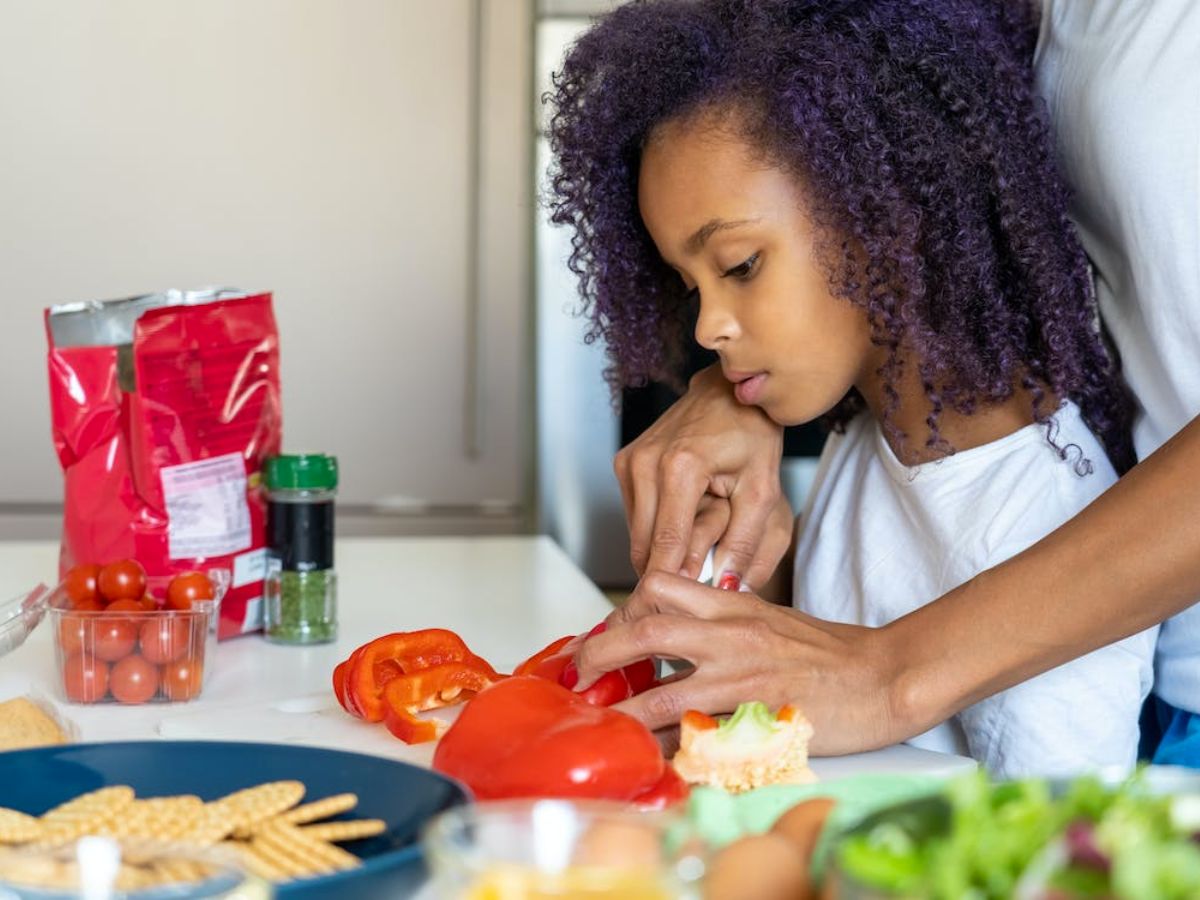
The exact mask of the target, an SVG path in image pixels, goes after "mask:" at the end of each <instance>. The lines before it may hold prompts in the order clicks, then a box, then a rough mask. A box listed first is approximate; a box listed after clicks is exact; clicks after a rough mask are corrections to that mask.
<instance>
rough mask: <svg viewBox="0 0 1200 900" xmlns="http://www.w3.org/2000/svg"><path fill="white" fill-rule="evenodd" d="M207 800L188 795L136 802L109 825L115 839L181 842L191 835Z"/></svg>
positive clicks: (151, 798) (153, 798)
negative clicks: (150, 839)
mask: <svg viewBox="0 0 1200 900" xmlns="http://www.w3.org/2000/svg"><path fill="white" fill-rule="evenodd" d="M203 809H204V801H203V800H201V799H200V798H199V797H196V796H192V795H189V794H185V795H183V796H179V797H150V798H148V799H146V800H134V801H133V803H131V804H129V806H127V807H126V808H125V809H124V810H122V812H121V814H120V815H119V816H118V817H117V818H116V819H114V820H113V821H112V822H111V823H110V824H109V826H108V830H109V831H111V832H112V834H113V836H114V837H119V838H152V839H154V840H158V841H180V840H183V839H184V837H185V836H186V835H189V834H191V832H192V830H193V828H194V826H195V823H196V820H197V817H199V816H200V815H202V811H203Z"/></svg>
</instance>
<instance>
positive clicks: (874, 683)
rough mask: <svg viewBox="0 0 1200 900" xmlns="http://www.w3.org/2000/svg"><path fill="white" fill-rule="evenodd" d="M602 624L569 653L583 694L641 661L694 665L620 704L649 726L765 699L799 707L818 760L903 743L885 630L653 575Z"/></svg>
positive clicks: (775, 705)
mask: <svg viewBox="0 0 1200 900" xmlns="http://www.w3.org/2000/svg"><path fill="white" fill-rule="evenodd" d="M608 626H609V627H608V628H607V630H605V631H604V632H603V633H601V634H598V635H595V636H594V637H591V638H589V639H588V640H587V641H585V642H584V644H583V645H582V647H581V648H580V649H579V651H578V653H577V654H576V657H575V664H576V666H577V667H578V669H579V688H585V687H587V686H588V685H590V684H591V683H592V682H593V681H594V680H595V679H596V678H598V677H599V676H600V675H601V674H602V673H604V672H607V671H611V670H612V669H617V668H620V667H621V666H623V665H626V664H628V663H631V662H633V661H635V660H638V659H642V658H644V657H647V656H658V657H664V658H667V659H683V660H687V661H688V662H690V663H692V664H693V665H694V666H695V669H694V670H692V671H691V672H689V673H687V674H686V675H684V676H682V677H679V678H677V679H674V680H670V681H669V682H668V683H666V684H664V685H662V686H661V687H657V688H654V689H653V690H650V691H647V692H646V693H644V694H641V695H639V696H637V697H634V698H632V699H630V700H627V701H625V702H624V703H622V704H620V705H619V707H618V708H620V709H621V710H622V711H624V712H627V713H629V714H631V715H633V716H636V717H637V718H638V719H641V720H642V721H643V722H644V723H645V724H646V725H647V726H648V727H650V728H652V729H660V728H667V727H670V726H674V725H678V724H679V720H680V717H681V716H682V715H683V713H684V712H685V711H686V710H688V709H698V710H701V711H702V712H706V713H709V714H719V713H728V712H731V711H732V710H733V709H735V708H736V707H737V705H738V703H740V702H743V701H746V700H762V701H764V702H766V703H767V704H769V705H770V706H771V707H773V708H778V707H779V706H782V705H783V704H785V703H791V704H794V705H796V706H797V707H799V708H800V709H801V710H802V711H803V712H804V714H805V715H806V716H807V717H808V718H809V719H810V720H811V721H812V723H813V727H814V729H815V735H814V738H813V743H812V749H813V750H814V752H816V753H818V754H822V755H830V754H838V753H848V752H853V751H859V750H869V749H873V748H876V747H883V746H886V745H888V744H891V743H894V742H895V741H897V740H900V739H902V738H903V737H906V736H907V735H906V734H904V731H905V726H904V725H903V724H901V723H900V722H898V721H896V719H897V716H896V715H895V713H894V709H895V701H894V700H893V698H892V696H891V691H890V687H891V685H892V684H893V678H892V668H893V667H892V658H893V654H892V653H891V652H890V651H889V648H888V641H887V631H886V629H871V628H862V627H858V626H853V625H839V624H834V623H830V622H822V621H820V620H818V619H814V618H812V617H810V616H806V615H804V614H802V613H798V612H796V611H795V610H793V609H790V608H782V607H778V606H774V605H772V604H769V603H767V602H765V601H763V600H761V599H760V598H759V597H757V596H755V595H754V594H750V593H735V592H730V591H722V590H718V589H716V588H711V587H707V586H705V585H701V584H697V583H696V582H695V581H693V580H692V579H690V578H687V577H684V576H677V575H668V574H666V573H661V572H652V573H650V574H649V575H647V576H646V577H645V578H643V579H642V581H641V583H640V584H639V585H638V587H637V589H636V590H635V591H634V593H633V595H632V596H631V597H630V600H629V602H628V604H626V606H624V607H622V608H621V609H620V610H617V611H616V612H614V613H613V614H612V615H611V616H610V617H609V620H608Z"/></svg>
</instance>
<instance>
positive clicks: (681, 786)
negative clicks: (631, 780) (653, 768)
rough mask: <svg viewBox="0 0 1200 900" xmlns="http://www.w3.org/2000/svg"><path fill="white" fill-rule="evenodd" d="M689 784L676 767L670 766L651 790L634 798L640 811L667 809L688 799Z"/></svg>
mask: <svg viewBox="0 0 1200 900" xmlns="http://www.w3.org/2000/svg"><path fill="white" fill-rule="evenodd" d="M691 790H692V789H691V788H690V787H689V786H688V783H687V782H686V781H684V780H683V778H682V777H681V776H680V774H679V773H678V772H676V771H675V767H674V766H670V765H668V766H667V767H666V769H665V770H664V771H663V776H662V778H660V779H659V780H658V782H657V783H656V784H654V785H653V786H652V787H651V788H649V789H648V790H646V791H644V792H643V793H641V794H638V795H637V796H636V797H634V798H633V803H634V805H635V806H637V808H638V809H641V810H645V811H647V812H651V811H656V810H660V809H666V808H667V807H668V806H674V805H675V804H676V803H679V802H681V801H683V800H686V799H687V798H688V795H689V794H690V793H691Z"/></svg>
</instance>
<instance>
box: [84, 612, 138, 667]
mask: <svg viewBox="0 0 1200 900" xmlns="http://www.w3.org/2000/svg"><path fill="white" fill-rule="evenodd" d="M117 602H118V603H124V602H132V601H124V600H120V601H117ZM116 605H117V604H116V603H114V604H113V605H112V606H116ZM112 606H110V607H109V609H110V610H111V609H112ZM92 636H93V637H92V646H91V649H92V652H93V653H95V654H96V657H97V658H98V659H102V660H104V661H105V662H116V661H117V660H118V659H122V658H123V657H126V656H128V655H129V654H130V653H132V652H133V646H134V644H136V643H137V639H138V625H137V622H133V621H130V619H129V618H127V617H126V616H113V615H109V614H108V613H107V612H106V613H104V614H103V615H99V616H96V617H95V620H94V622H93V631H92ZM85 646H86V645H85Z"/></svg>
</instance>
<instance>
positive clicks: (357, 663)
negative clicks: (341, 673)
mask: <svg viewBox="0 0 1200 900" xmlns="http://www.w3.org/2000/svg"><path fill="white" fill-rule="evenodd" d="M450 662H458V663H467V664H469V665H471V666H472V667H473V668H477V669H479V670H481V671H483V672H485V673H487V674H488V675H489V676H490V677H491V678H493V679H496V678H499V677H500V676H499V675H498V674H497V673H496V670H495V669H493V668H492V667H491V666H490V665H488V663H487V662H486V661H485V660H483V659H481V658H480V657H478V656H476V655H475V654H474V653H472V652H471V651H470V649H468V647H467V645H466V644H465V643H464V642H463V639H462V638H460V637H459V636H458V635H457V634H455V633H454V632H453V631H449V630H447V629H445V628H426V629H423V630H421V631H399V632H395V633H393V634H386V635H384V636H383V637H380V638H376V639H375V640H373V641H371V642H370V643H368V644H365V645H364V646H362V647H360V648H359V649H358V650H356V651H355V653H354V655H353V656H352V657H351V660H350V665H349V667H348V669H347V670H346V675H345V680H346V686H345V695H346V699H347V705H348V706H352V707H353V708H354V709H356V710H357V711H358V713H359V714H360V715H361V717H362V718H364V719H366V720H367V721H368V722H382V721H383V720H384V714H385V713H386V706H385V704H384V702H383V691H384V688H386V687H387V685H388V684H389V683H390V682H391V681H394V680H395V679H397V678H399V677H401V676H402V675H407V674H411V673H413V672H418V671H420V670H422V669H430V668H433V667H435V666H440V665H443V664H445V663H450Z"/></svg>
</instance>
